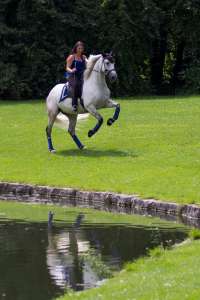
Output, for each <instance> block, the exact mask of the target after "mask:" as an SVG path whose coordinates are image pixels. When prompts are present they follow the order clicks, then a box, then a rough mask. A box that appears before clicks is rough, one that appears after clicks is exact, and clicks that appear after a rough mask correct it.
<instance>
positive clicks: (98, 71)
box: [92, 57, 116, 76]
mask: <svg viewBox="0 0 200 300" xmlns="http://www.w3.org/2000/svg"><path fill="white" fill-rule="evenodd" d="M105 59H108V57H103V61H102V64H101V68H100V70H96V69H93V70H92V72H97V73H105V75H106V76H109V74H110V73H111V72H113V71H115V72H116V70H115V68H113V69H111V70H107V69H106V66H105V63H104V61H105ZM108 60H109V59H108ZM103 66H104V69H105V71H104V72H103V71H102V70H103Z"/></svg>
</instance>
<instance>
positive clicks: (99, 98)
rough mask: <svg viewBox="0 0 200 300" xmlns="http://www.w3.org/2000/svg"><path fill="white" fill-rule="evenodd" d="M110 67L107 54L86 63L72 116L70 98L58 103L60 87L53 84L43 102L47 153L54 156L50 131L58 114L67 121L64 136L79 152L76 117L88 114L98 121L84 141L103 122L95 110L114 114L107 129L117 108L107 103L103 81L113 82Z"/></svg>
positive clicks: (112, 70) (112, 71) (117, 111)
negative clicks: (45, 109) (77, 100)
mask: <svg viewBox="0 0 200 300" xmlns="http://www.w3.org/2000/svg"><path fill="white" fill-rule="evenodd" d="M114 65H115V64H114V60H113V57H112V55H111V54H105V55H101V54H99V55H90V57H89V59H88V62H87V68H86V70H85V72H84V83H83V92H82V99H79V103H78V110H77V112H74V111H73V109H72V98H69V97H68V98H66V99H65V100H64V101H60V96H61V93H62V90H63V87H64V84H57V85H56V86H55V87H53V89H52V90H51V91H50V93H49V95H48V97H47V100H46V104H47V112H48V126H47V128H46V134H47V140H48V149H49V151H50V152H55V149H54V147H53V143H52V139H51V131H52V127H53V124H54V121H55V120H56V118H57V115H58V114H59V113H60V112H61V113H63V114H64V115H66V116H67V117H68V119H69V126H68V132H69V134H70V135H71V137H72V139H73V140H74V142H75V143H76V145H77V146H78V148H79V149H83V148H84V145H83V144H82V143H81V142H80V140H79V139H78V137H77V136H76V133H75V127H76V123H77V119H81V117H82V116H81V115H80V116H79V115H78V114H85V113H90V114H91V115H92V116H94V117H95V118H96V119H97V120H98V122H97V124H96V126H95V127H94V128H93V129H91V130H89V132H88V137H91V136H93V135H94V134H95V133H96V132H97V131H98V130H99V128H100V127H101V125H102V123H103V118H102V116H101V115H100V113H99V112H98V111H97V110H98V109H101V108H112V107H115V113H114V115H113V117H112V118H109V119H108V121H107V125H109V126H110V125H112V124H113V123H114V122H115V121H116V120H117V119H118V116H119V113H120V105H119V104H118V103H116V102H114V101H113V100H112V99H110V90H109V88H108V86H107V84H106V80H105V76H108V78H109V80H110V81H112V82H113V81H115V80H116V79H117V73H116V70H115V66H114Z"/></svg>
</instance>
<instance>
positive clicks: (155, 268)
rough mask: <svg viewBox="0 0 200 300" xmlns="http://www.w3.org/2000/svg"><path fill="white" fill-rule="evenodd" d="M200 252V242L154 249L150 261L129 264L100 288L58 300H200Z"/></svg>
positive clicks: (144, 260)
mask: <svg viewBox="0 0 200 300" xmlns="http://www.w3.org/2000/svg"><path fill="white" fill-rule="evenodd" d="M199 251H200V241H193V242H191V241H190V242H188V243H186V244H185V245H181V246H178V247H176V248H175V249H173V250H159V249H155V250H153V251H152V253H151V256H150V257H147V258H141V259H139V260H137V261H136V262H135V263H130V264H128V265H127V267H126V268H125V269H124V270H123V271H121V272H120V273H119V274H118V275H117V276H116V277H114V278H112V279H109V280H108V281H107V282H106V283H105V284H104V285H102V286H101V287H100V288H95V289H91V290H87V291H85V292H81V293H69V294H68V295H65V296H64V297H61V298H59V300H71V299H73V300H76V299H79V300H94V299H96V300H108V299H109V300H111V299H115V300H124V299H126V300H186V299H187V300H197V299H199V295H200V286H199V276H200V260H199ZM57 300H58V299H57Z"/></svg>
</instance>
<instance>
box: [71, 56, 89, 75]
mask: <svg viewBox="0 0 200 300" xmlns="http://www.w3.org/2000/svg"><path fill="white" fill-rule="evenodd" d="M85 67H86V66H85V59H83V58H82V59H81V60H79V59H75V57H74V60H73V62H72V65H71V68H72V69H73V68H76V72H75V74H76V76H77V77H78V78H79V79H82V75H83V72H84V71H85Z"/></svg>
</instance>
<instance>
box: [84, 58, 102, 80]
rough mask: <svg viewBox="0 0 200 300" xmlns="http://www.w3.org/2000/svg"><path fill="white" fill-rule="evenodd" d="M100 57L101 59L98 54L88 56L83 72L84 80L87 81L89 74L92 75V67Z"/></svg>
mask: <svg viewBox="0 0 200 300" xmlns="http://www.w3.org/2000/svg"><path fill="white" fill-rule="evenodd" d="M100 57H101V54H98V55H92V54H91V55H90V56H89V58H88V61H87V68H86V70H85V72H84V79H88V78H89V77H90V74H91V73H92V70H93V68H94V65H95V63H96V62H97V60H98V59H99V58H100Z"/></svg>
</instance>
